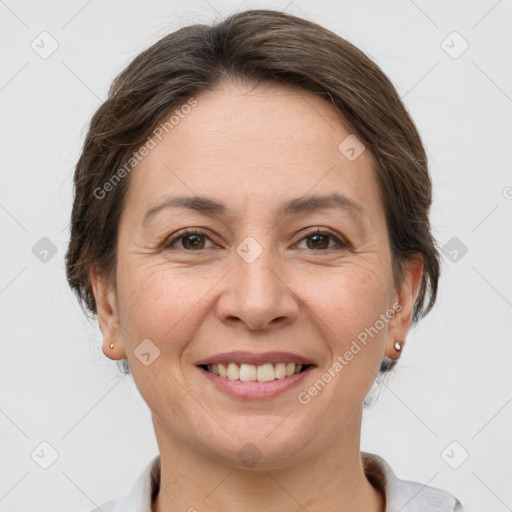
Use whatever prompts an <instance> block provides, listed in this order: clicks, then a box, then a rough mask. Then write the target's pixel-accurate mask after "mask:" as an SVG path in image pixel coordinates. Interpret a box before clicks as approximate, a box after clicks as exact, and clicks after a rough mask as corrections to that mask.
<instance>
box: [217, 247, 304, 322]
mask: <svg viewBox="0 0 512 512" xmlns="http://www.w3.org/2000/svg"><path fill="white" fill-rule="evenodd" d="M234 260H235V261H234V268H233V269H232V270H231V272H229V273H228V275H227V276H226V278H225V280H224V286H225V288H224V290H223V293H222V294H221V296H220V298H219V301H218V303H217V316H218V318H219V319H220V320H221V321H222V322H224V323H227V324H231V326H233V325H235V324H242V325H245V327H246V328H247V329H250V330H268V329H272V328H275V327H276V326H285V325H288V324H291V323H293V322H294V321H295V320H296V319H297V317H298V314H299V301H298V299H297V297H296V294H295V292H294V291H293V290H292V289H291V287H290V284H291V283H288V282H287V281H289V278H288V277H287V275H286V272H284V270H283V268H282V265H278V264H277V262H276V259H275V258H273V257H272V255H271V254H270V251H263V253H262V254H261V255H260V256H259V257H258V258H257V259H256V260H255V261H253V262H251V263H248V262H247V261H245V260H244V259H243V258H241V257H239V256H238V255H236V256H235V258H234Z"/></svg>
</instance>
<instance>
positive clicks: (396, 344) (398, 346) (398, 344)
mask: <svg viewBox="0 0 512 512" xmlns="http://www.w3.org/2000/svg"><path fill="white" fill-rule="evenodd" d="M393 346H394V347H395V350H396V351H397V352H400V350H402V345H400V342H399V341H398V340H396V341H395V343H394V344H393Z"/></svg>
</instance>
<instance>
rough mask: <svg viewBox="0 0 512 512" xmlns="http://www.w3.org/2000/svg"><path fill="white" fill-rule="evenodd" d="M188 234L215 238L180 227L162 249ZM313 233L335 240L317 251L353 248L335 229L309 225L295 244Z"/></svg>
mask: <svg viewBox="0 0 512 512" xmlns="http://www.w3.org/2000/svg"><path fill="white" fill-rule="evenodd" d="M190 235H204V236H205V237H206V238H208V239H209V240H210V241H211V242H212V243H213V244H215V240H213V239H212V236H211V235H210V232H209V230H208V229H205V228H200V227H193V228H184V229H181V230H179V231H177V232H176V233H174V234H172V235H170V236H168V237H166V238H165V239H164V241H163V242H162V244H161V249H162V250H165V249H169V248H170V247H172V246H173V245H174V244H175V243H176V242H177V241H179V240H180V238H183V237H185V236H190ZM313 235H327V236H329V237H331V239H332V240H333V241H334V242H335V246H334V247H330V248H328V249H322V250H319V251H318V252H319V253H321V252H328V251H330V250H341V249H345V250H349V251H352V250H353V247H352V244H351V243H350V242H349V241H348V240H347V239H346V238H345V237H344V236H342V235H340V234H338V233H337V232H336V231H333V230H332V229H330V228H323V227H320V226H316V227H311V226H309V227H307V228H304V229H302V230H301V231H300V232H299V233H298V234H297V237H298V239H297V241H296V242H295V245H297V244H299V243H300V242H302V241H303V240H304V239H305V238H309V237H311V236H313ZM183 250H185V249H183ZM200 250H206V249H200ZM200 250H198V251H186V250H185V252H200ZM308 252H315V251H314V250H309V251H308Z"/></svg>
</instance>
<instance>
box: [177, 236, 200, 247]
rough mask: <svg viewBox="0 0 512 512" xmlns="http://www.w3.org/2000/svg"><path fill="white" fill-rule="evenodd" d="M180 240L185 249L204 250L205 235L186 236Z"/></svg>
mask: <svg viewBox="0 0 512 512" xmlns="http://www.w3.org/2000/svg"><path fill="white" fill-rule="evenodd" d="M180 238H181V245H182V246H183V248H184V249H204V235H185V236H181V237H180Z"/></svg>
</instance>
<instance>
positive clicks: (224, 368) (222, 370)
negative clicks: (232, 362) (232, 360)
mask: <svg viewBox="0 0 512 512" xmlns="http://www.w3.org/2000/svg"><path fill="white" fill-rule="evenodd" d="M219 375H220V376H221V377H227V376H228V365H227V364H222V363H219Z"/></svg>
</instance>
